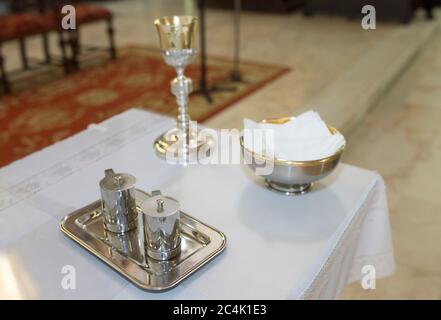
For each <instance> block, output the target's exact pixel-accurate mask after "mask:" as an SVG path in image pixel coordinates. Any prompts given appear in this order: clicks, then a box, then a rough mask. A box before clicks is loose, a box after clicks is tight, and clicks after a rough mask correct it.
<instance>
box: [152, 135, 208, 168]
mask: <svg viewBox="0 0 441 320" xmlns="http://www.w3.org/2000/svg"><path fill="white" fill-rule="evenodd" d="M179 138H180V134H179V130H178V129H177V128H173V129H171V130H168V131H166V132H164V133H163V134H162V135H160V136H159V137H158V138H157V139H156V140H155V142H154V145H153V146H154V149H155V152H156V154H157V155H158V156H159V157H161V158H163V159H166V160H167V161H168V162H170V163H173V164H176V163H178V164H184V165H185V164H190V163H197V162H198V160H199V159H203V158H206V157H209V156H210V155H211V152H212V151H213V148H214V147H215V139H214V138H213V137H212V136H210V135H208V134H204V135H202V134H200V131H199V130H191V131H190V139H189V143H188V144H185V143H183V141H180V139H179Z"/></svg>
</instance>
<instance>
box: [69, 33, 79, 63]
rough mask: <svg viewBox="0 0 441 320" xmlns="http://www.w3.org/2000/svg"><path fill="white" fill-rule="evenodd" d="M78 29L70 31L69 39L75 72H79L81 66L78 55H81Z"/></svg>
mask: <svg viewBox="0 0 441 320" xmlns="http://www.w3.org/2000/svg"><path fill="white" fill-rule="evenodd" d="M77 30H78V29H76V30H69V31H68V37H69V45H70V48H71V51H72V59H71V61H72V66H73V69H74V70H75V71H78V70H79V69H80V65H79V62H78V54H79V45H78V32H77Z"/></svg>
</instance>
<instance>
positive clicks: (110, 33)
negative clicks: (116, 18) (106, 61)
mask: <svg viewBox="0 0 441 320" xmlns="http://www.w3.org/2000/svg"><path fill="white" fill-rule="evenodd" d="M107 34H108V36H109V53H110V57H111V58H112V60H115V59H116V49H115V29H114V28H113V19H109V20H107Z"/></svg>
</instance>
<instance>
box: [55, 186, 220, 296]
mask: <svg viewBox="0 0 441 320" xmlns="http://www.w3.org/2000/svg"><path fill="white" fill-rule="evenodd" d="M148 197H150V195H149V194H147V193H145V192H143V191H141V190H136V203H137V209H138V210H140V208H139V205H140V204H141V203H142V201H143V200H145V199H147V198H148ZM180 229H181V230H180V231H181V236H182V239H181V254H180V255H179V256H178V257H176V258H174V259H172V260H168V261H157V260H154V259H151V258H149V257H148V256H147V255H146V254H145V250H144V236H143V228H142V221H141V214H139V215H138V227H137V228H136V229H135V230H132V231H129V232H127V233H125V234H116V233H111V232H108V231H106V230H105V229H104V225H103V217H102V214H101V201H100V200H99V201H96V202H94V203H92V204H90V205H89V206H87V207H85V208H82V209H80V210H77V211H75V212H73V213H71V214H70V215H68V216H66V217H65V218H64V219H63V220H62V222H61V230H62V231H63V232H64V233H65V234H66V235H67V236H68V237H70V238H71V239H73V240H74V241H76V242H77V243H78V244H80V245H81V246H82V247H84V248H85V249H87V250H88V251H90V252H91V253H92V254H94V255H95V256H97V257H98V258H100V259H101V260H102V261H104V262H105V263H106V264H107V265H109V266H110V267H112V268H113V269H115V270H116V271H118V272H119V273H121V274H122V275H123V276H125V277H126V278H127V279H129V280H130V281H131V282H133V283H134V284H135V285H137V286H138V287H140V288H142V289H144V290H151V291H161V290H166V289H170V288H172V287H174V286H176V285H177V284H178V283H179V282H181V281H182V280H184V279H185V278H186V277H188V276H189V275H190V274H192V273H193V272H195V271H196V270H198V269H199V268H200V267H202V266H203V265H204V264H206V263H207V262H208V261H210V260H211V259H213V258H214V257H215V256H216V255H218V254H219V253H221V252H222V251H223V250H224V249H225V245H226V237H225V235H224V234H223V233H222V232H220V231H217V230H215V229H213V228H211V227H209V226H207V225H206V224H204V223H202V222H200V221H199V220H197V219H195V218H193V217H191V216H189V215H187V214H186V213H183V212H181V226H180Z"/></svg>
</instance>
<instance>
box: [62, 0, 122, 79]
mask: <svg viewBox="0 0 441 320" xmlns="http://www.w3.org/2000/svg"><path fill="white" fill-rule="evenodd" d="M55 2H56V5H55V10H56V16H57V24H58V26H60V28H59V32H60V41H62V42H64V45H66V44H69V46H70V48H71V50H72V60H71V63H72V66H73V68H74V70H78V69H79V55H80V53H81V52H82V51H83V49H85V50H84V51H90V50H97V49H99V48H98V47H97V46H90V45H89V46H86V45H84V44H81V43H80V30H81V27H82V26H84V25H86V24H90V23H99V22H104V23H106V24H107V35H108V39H109V47H108V49H106V50H108V51H109V55H110V58H111V59H116V49H115V40H114V27H113V14H112V12H111V11H110V10H108V9H106V8H104V7H100V6H96V5H91V4H84V3H74V4H72V1H69V2H66V1H57V0H55ZM64 4H70V5H73V7H74V8H75V13H76V29H74V30H71V29H69V30H64V29H63V28H61V21H62V19H63V17H64V15H63V14H62V13H61V7H62V6H63V5H64Z"/></svg>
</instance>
